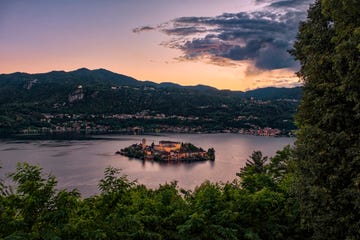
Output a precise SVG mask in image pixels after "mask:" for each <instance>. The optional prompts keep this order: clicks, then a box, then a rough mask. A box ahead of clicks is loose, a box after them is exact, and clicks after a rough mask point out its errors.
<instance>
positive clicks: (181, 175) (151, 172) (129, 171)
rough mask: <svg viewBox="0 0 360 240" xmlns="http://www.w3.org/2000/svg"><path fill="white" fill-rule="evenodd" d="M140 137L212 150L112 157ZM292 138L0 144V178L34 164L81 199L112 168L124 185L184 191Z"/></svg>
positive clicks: (230, 175) (226, 177)
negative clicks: (171, 156)
mask: <svg viewBox="0 0 360 240" xmlns="http://www.w3.org/2000/svg"><path fill="white" fill-rule="evenodd" d="M143 138H145V139H146V142H147V143H148V144H151V143H152V142H154V143H155V144H158V142H159V141H160V140H169V141H179V142H191V143H193V144H194V145H196V146H198V147H201V148H203V149H205V150H207V149H208V148H210V147H214V148H215V151H216V153H215V155H216V160H215V161H214V162H211V161H206V162H193V163H177V164H174V163H172V164H166V163H157V162H151V161H142V160H138V159H129V158H127V157H125V156H121V155H116V154H115V152H116V151H117V150H120V149H121V148H124V147H127V146H129V145H131V144H133V143H140V142H141V140H142V139H143ZM294 141H295V138H288V137H261V136H251V135H241V134H164V135H156V136H150V135H143V136H124V135H116V136H114V135H111V136H102V139H101V140H71V141H70V140H61V141H59V140H46V141H44V140H37V141H34V140H31V141H15V140H13V141H10V140H0V165H1V166H2V168H1V169H0V178H2V179H5V176H6V173H9V172H13V171H14V170H15V168H16V163H17V162H23V161H26V162H28V163H31V164H39V165H40V166H41V167H42V168H43V169H44V172H45V173H52V174H53V175H55V176H56V178H57V180H58V188H60V189H61V188H66V189H73V188H77V189H79V190H80V192H81V194H82V196H83V197H88V196H91V195H94V194H97V193H98V187H97V185H98V183H99V180H100V179H101V178H102V177H103V176H104V169H105V168H106V167H108V166H113V167H116V168H120V169H122V173H123V174H125V175H127V176H128V178H129V179H130V180H137V181H138V182H139V183H141V184H144V185H146V186H148V187H150V188H156V187H158V186H159V184H164V183H166V182H171V181H173V180H176V181H178V185H179V186H180V187H182V188H185V189H193V188H194V187H195V186H197V185H200V184H201V183H202V182H204V181H205V180H210V181H213V182H215V181H223V182H226V181H232V180H233V179H235V178H237V177H236V173H237V172H239V170H240V168H241V167H243V166H244V165H245V162H246V159H247V158H248V156H249V155H251V153H252V152H253V151H254V150H261V151H262V152H263V155H267V156H273V155H274V154H275V152H276V151H277V150H280V149H282V148H283V147H285V146H286V145H288V144H293V143H294Z"/></svg>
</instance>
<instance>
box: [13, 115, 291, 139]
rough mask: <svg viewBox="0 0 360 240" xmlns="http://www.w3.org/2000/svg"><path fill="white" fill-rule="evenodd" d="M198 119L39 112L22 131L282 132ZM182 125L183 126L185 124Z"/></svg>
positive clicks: (94, 132)
mask: <svg viewBox="0 0 360 240" xmlns="http://www.w3.org/2000/svg"><path fill="white" fill-rule="evenodd" d="M251 118H254V117H252V116H250V117H245V116H239V117H237V120H238V119H240V120H244V119H249V120H251ZM172 119H174V120H180V121H182V122H184V125H175V126H174V125H168V124H164V123H159V124H156V125H153V126H151V127H149V126H142V125H138V126H136V125H135V126H131V127H123V128H114V127H113V126H111V125H110V124H106V121H126V120H129V121H132V120H137V121H142V120H144V121H146V120H155V121H162V120H172ZM197 121H199V117H192V116H189V117H184V116H177V115H171V116H167V115H165V114H149V113H148V112H147V111H143V112H140V113H136V114H67V113H54V114H52V113H43V114H42V118H41V119H40V122H42V123H43V125H44V126H42V127H38V128H34V127H30V128H26V129H22V130H21V131H20V133H22V134H53V133H55V134H56V133H85V134H98V133H99V134H106V133H120V134H131V135H132V134H134V135H138V134H144V133H240V134H246V135H257V136H280V135H284V134H285V133H283V132H282V131H281V130H280V129H277V128H270V127H265V128H260V127H259V126H256V125H253V124H248V126H249V127H248V128H236V127H229V128H225V129H221V130H219V129H210V130H209V129H204V128H203V127H202V126H198V125H194V126H192V124H191V123H192V122H197ZM185 124H186V125H185Z"/></svg>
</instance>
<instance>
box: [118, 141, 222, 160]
mask: <svg viewBox="0 0 360 240" xmlns="http://www.w3.org/2000/svg"><path fill="white" fill-rule="evenodd" d="M116 153H117V154H121V155H123V156H127V157H132V158H137V159H142V160H152V161H159V162H161V161H163V162H165V161H166V162H169V161H178V162H179V161H180V162H192V161H207V160H210V161H214V160H215V149H214V148H209V149H208V150H207V151H205V150H203V149H202V148H199V147H196V146H195V145H193V144H191V143H182V142H173V141H160V142H159V144H158V145H155V144H154V143H152V144H150V145H147V144H146V139H145V138H144V139H142V141H141V143H138V144H132V145H131V146H129V147H126V148H123V149H121V150H120V151H117V152H116Z"/></svg>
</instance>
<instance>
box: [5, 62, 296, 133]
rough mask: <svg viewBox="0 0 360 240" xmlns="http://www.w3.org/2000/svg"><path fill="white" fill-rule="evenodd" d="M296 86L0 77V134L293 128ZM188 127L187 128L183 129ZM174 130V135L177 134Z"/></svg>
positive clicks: (98, 75) (80, 75)
mask: <svg viewBox="0 0 360 240" xmlns="http://www.w3.org/2000/svg"><path fill="white" fill-rule="evenodd" d="M300 96H301V89H300V88H292V89H285V88H284V89H275V88H269V89H259V90H254V91H249V92H245V93H244V92H235V91H228V90H227V91H225V90H223V91H220V90H217V89H215V88H211V87H208V86H201V85H199V86H187V87H186V86H180V85H177V84H171V83H162V84H156V83H153V82H149V81H145V82H143V81H138V80H135V79H133V78H130V77H127V76H124V75H120V74H116V73H113V72H110V71H107V70H104V69H98V70H88V69H79V70H76V71H72V72H63V71H58V72H50V73H43V74H26V73H14V74H3V75H0V103H1V104H0V116H1V117H0V131H1V132H15V133H16V132H18V133H19V132H31V131H44V132H46V131H68V130H69V131H77V130H79V129H80V130H81V131H87V130H94V129H95V130H99V131H102V132H106V131H109V130H122V129H126V128H128V127H136V126H140V127H142V128H144V129H145V131H154V129H160V130H164V131H167V130H170V131H176V129H180V130H181V131H185V132H186V131H188V132H189V131H190V132H194V131H197V132H212V131H224V130H227V131H235V132H238V131H239V130H240V129H254V130H256V129H261V128H277V129H279V130H281V131H283V132H284V133H287V132H289V131H291V130H293V129H295V126H294V121H293V116H294V114H295V111H296V107H297V105H298V100H299V98H300ZM186 129H190V130H186ZM180 130H179V131H180Z"/></svg>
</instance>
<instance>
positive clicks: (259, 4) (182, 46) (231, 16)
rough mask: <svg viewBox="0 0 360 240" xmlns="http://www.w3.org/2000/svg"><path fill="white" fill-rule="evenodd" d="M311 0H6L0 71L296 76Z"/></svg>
mask: <svg viewBox="0 0 360 240" xmlns="http://www.w3.org/2000/svg"><path fill="white" fill-rule="evenodd" d="M311 2H312V0H281V1H280V0H273V1H271V0H223V1H219V0H171V1H170V0H101V1H100V0H97V1H95V0H61V1H51V0H1V1H0V72H1V73H11V72H17V71H21V72H30V73H35V72H48V71H52V70H65V71H69V70H74V69H77V68H81V67H87V68H90V69H95V68H106V69H108V70H110V71H114V72H118V73H122V74H126V75H130V76H132V77H135V78H137V79H139V80H152V81H155V82H176V83H180V84H183V85H195V84H205V85H210V86H214V87H217V88H219V89H233V90H245V89H253V88H257V87H263V86H294V85H297V84H298V83H299V82H298V79H297V78H296V77H295V75H294V72H295V71H296V70H297V69H298V64H297V63H296V62H295V61H293V59H292V58H291V56H289V55H288V54H287V52H286V50H288V49H290V48H291V46H292V43H293V41H294V39H295V36H296V32H297V27H298V23H299V20H303V19H305V17H306V9H307V8H308V6H309V4H310V3H311Z"/></svg>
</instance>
